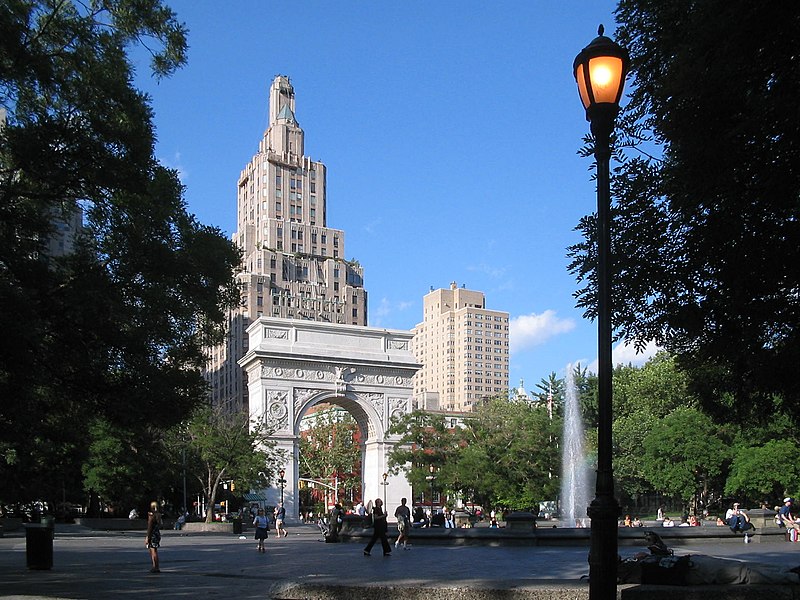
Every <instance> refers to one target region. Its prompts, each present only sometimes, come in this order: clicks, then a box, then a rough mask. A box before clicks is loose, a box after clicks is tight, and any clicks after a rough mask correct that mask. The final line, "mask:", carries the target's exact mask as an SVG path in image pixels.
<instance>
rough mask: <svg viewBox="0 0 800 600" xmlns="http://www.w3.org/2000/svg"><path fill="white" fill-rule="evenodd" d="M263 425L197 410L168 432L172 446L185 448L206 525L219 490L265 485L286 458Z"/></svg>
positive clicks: (210, 410) (206, 409)
mask: <svg viewBox="0 0 800 600" xmlns="http://www.w3.org/2000/svg"><path fill="white" fill-rule="evenodd" d="M270 433H271V432H270V431H269V430H268V429H267V428H266V427H265V425H264V423H263V422H256V421H251V422H248V421H247V419H244V418H242V416H241V415H239V414H230V413H227V412H225V411H224V410H223V409H221V408H211V407H208V406H201V407H199V408H197V409H195V411H194V413H193V414H192V416H191V418H190V419H189V420H188V422H187V423H185V424H184V425H182V426H180V427H177V428H175V429H174V430H173V431H172V439H173V442H172V446H173V447H174V448H175V449H179V448H180V447H181V446H182V445H183V444H185V448H186V452H187V464H188V469H189V472H190V473H191V475H193V476H194V477H195V478H196V479H197V481H198V482H199V483H200V485H201V486H202V489H203V494H204V495H205V497H206V500H207V502H208V512H207V514H206V522H207V523H211V522H213V520H214V504H215V503H216V500H217V494H218V493H219V486H220V484H221V483H224V482H226V481H231V480H233V481H235V482H236V485H237V486H239V487H240V488H241V489H248V488H251V487H252V488H257V487H258V488H262V487H266V486H267V485H269V483H270V482H271V481H272V480H273V479H274V478H275V476H276V473H277V472H278V470H279V469H280V465H282V464H284V462H285V461H286V457H285V456H284V455H283V454H282V453H281V452H280V451H279V450H277V449H276V448H275V443H274V442H273V441H271V440H270V439H269V435H270Z"/></svg>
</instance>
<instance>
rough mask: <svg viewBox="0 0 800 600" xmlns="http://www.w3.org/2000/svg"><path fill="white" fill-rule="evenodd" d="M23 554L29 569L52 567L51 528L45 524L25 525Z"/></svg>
mask: <svg viewBox="0 0 800 600" xmlns="http://www.w3.org/2000/svg"><path fill="white" fill-rule="evenodd" d="M25 556H26V558H27V561H28V568H29V569H37V570H47V569H52V568H53V528H52V527H48V525H46V524H41V523H29V524H28V525H25Z"/></svg>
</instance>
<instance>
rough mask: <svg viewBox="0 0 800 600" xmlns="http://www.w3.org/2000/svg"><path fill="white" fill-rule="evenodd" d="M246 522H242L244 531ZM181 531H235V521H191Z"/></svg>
mask: <svg viewBox="0 0 800 600" xmlns="http://www.w3.org/2000/svg"><path fill="white" fill-rule="evenodd" d="M246 529H247V527H246V526H245V523H242V531H244V530H246ZM181 531H186V532H189V533H231V534H232V533H233V522H225V523H222V522H215V523H198V522H195V521H191V522H189V523H184V524H183V527H181Z"/></svg>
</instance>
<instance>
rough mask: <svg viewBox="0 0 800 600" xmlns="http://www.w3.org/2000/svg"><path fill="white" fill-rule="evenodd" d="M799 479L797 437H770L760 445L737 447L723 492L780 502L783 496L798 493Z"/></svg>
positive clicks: (799, 490) (775, 502) (756, 499)
mask: <svg viewBox="0 0 800 600" xmlns="http://www.w3.org/2000/svg"><path fill="white" fill-rule="evenodd" d="M798 481H800V467H798V465H797V442H796V440H786V439H784V440H770V441H768V442H767V443H765V444H764V445H762V446H749V447H742V448H737V449H736V452H735V455H734V457H733V461H732V462H731V466H730V472H729V475H728V479H727V481H726V482H725V493H726V494H727V495H728V496H734V495H744V496H745V497H747V498H750V499H752V500H755V501H764V500H767V501H771V502H772V503H774V504H781V502H780V500H781V498H782V497H784V496H796V495H798V492H800V485H798ZM774 504H773V505H774Z"/></svg>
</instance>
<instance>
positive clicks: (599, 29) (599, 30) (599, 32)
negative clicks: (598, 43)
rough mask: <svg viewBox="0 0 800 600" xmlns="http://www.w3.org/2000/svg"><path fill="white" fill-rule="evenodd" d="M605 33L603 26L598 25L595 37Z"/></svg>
mask: <svg viewBox="0 0 800 600" xmlns="http://www.w3.org/2000/svg"><path fill="white" fill-rule="evenodd" d="M605 32H606V28H605V27H603V24H602V23H600V26H599V27H598V28H597V35H603V34H604V33H605Z"/></svg>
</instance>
